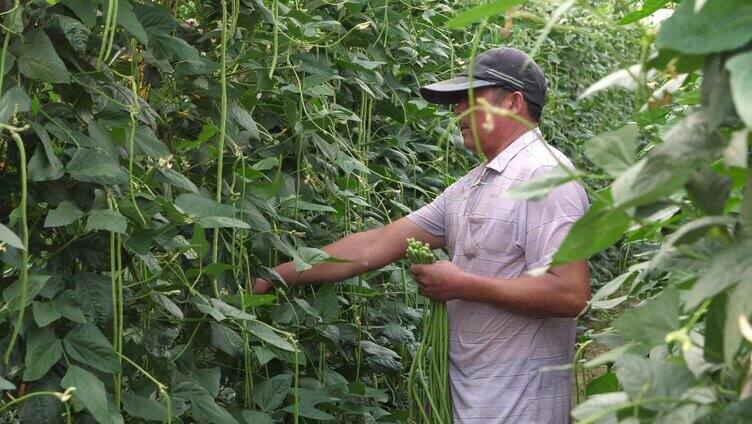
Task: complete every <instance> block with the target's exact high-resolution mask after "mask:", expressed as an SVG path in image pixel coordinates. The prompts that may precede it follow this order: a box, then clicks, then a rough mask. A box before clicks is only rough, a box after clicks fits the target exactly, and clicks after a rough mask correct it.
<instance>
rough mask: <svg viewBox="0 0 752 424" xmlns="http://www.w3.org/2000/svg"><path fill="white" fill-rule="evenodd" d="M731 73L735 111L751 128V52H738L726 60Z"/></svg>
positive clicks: (730, 81)
mask: <svg viewBox="0 0 752 424" xmlns="http://www.w3.org/2000/svg"><path fill="white" fill-rule="evenodd" d="M726 69H728V71H729V72H730V73H731V78H730V79H729V83H730V84H731V96H732V98H733V99H734V105H735V106H736V113H737V114H739V117H740V118H742V121H744V124H745V125H746V126H747V128H752V96H750V93H752V52H746V53H740V54H737V55H736V56H734V57H732V58H731V59H729V60H727V61H726Z"/></svg>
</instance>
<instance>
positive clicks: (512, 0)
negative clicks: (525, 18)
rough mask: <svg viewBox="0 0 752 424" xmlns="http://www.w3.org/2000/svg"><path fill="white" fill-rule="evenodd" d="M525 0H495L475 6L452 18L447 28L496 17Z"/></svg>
mask: <svg viewBox="0 0 752 424" xmlns="http://www.w3.org/2000/svg"><path fill="white" fill-rule="evenodd" d="M524 1H525V0H495V1H489V2H488V3H485V4H481V5H478V6H475V7H473V8H472V9H470V10H467V11H465V12H462V13H460V14H458V15H457V16H455V17H454V18H452V19H450V20H449V21H448V22H447V24H446V26H447V28H461V27H464V26H467V25H470V24H472V23H473V22H478V21H480V20H483V19H486V18H494V17H496V16H497V15H500V14H502V13H504V12H506V11H507V10H509V9H511V8H513V7H515V6H517V5H519V4H521V3H524Z"/></svg>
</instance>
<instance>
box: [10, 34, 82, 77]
mask: <svg viewBox="0 0 752 424" xmlns="http://www.w3.org/2000/svg"><path fill="white" fill-rule="evenodd" d="M19 53H20V54H19V57H18V70H19V71H21V73H22V74H23V75H24V76H25V77H26V78H30V79H38V80H43V81H47V82H51V83H68V82H69V81H70V73H68V69H66V67H65V64H64V63H63V61H62V59H60V56H58V55H57V52H56V51H55V47H54V46H53V45H52V42H51V41H50V39H49V37H47V34H45V33H44V31H42V30H36V31H33V32H30V33H27V34H24V43H23V44H22V45H21V49H20V51H19Z"/></svg>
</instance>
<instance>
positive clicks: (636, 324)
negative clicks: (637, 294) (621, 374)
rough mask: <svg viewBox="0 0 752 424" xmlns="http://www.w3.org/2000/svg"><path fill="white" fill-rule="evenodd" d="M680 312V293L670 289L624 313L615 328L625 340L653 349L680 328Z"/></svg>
mask: <svg viewBox="0 0 752 424" xmlns="http://www.w3.org/2000/svg"><path fill="white" fill-rule="evenodd" d="M679 311H680V303H679V291H678V290H677V289H676V288H673V287H670V288H667V289H665V290H664V291H663V292H662V293H661V294H659V295H658V296H656V297H655V298H654V299H652V300H650V301H647V302H646V303H643V304H642V305H640V306H637V307H635V308H631V309H628V310H626V311H624V312H623V313H622V314H621V315H620V316H619V317H618V318H616V319H615V320H614V321H613V326H614V328H615V329H616V330H617V331H618V332H619V334H620V335H621V336H622V337H623V338H624V339H627V340H636V341H639V342H643V343H645V344H646V345H648V346H650V347H652V346H655V345H658V344H662V343H664V341H665V338H666V334H668V333H670V332H672V331H674V330H676V329H678V328H679V327H680V323H679Z"/></svg>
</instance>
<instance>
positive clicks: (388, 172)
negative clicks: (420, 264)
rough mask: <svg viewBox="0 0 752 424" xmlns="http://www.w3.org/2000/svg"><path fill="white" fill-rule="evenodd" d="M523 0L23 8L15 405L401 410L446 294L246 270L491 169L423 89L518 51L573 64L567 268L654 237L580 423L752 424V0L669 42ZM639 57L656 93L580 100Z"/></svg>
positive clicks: (36, 415) (188, 417)
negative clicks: (472, 4)
mask: <svg viewBox="0 0 752 424" xmlns="http://www.w3.org/2000/svg"><path fill="white" fill-rule="evenodd" d="M8 3H13V2H2V3H1V4H2V5H3V6H6V5H8ZM512 3H520V2H508V1H506V2H505V1H500V2H492V3H491V4H493V5H496V7H495V8H490V9H485V10H483V9H481V10H480V11H478V10H476V11H475V12H471V14H470V15H463V16H464V17H469V18H470V19H469V21H471V22H473V21H474V22H478V21H481V20H483V19H486V18H488V19H489V20H488V23H486V24H480V25H478V24H472V26H466V27H465V29H457V30H455V29H448V28H447V26H446V23H447V22H448V21H449V20H450V19H452V18H453V17H456V16H457V14H458V11H461V10H462V9H465V8H466V7H467V5H466V4H465V2H459V1H450V0H447V1H442V2H426V1H417V0H409V1H394V0H391V1H389V0H381V1H365V0H361V1H348V2H327V1H317V0H309V1H302V0H297V1H292V0H285V1H281V0H274V1H267V2H263V1H261V0H230V1H226V0H222V1H204V2H202V1H184V2H179V1H162V2H158V3H152V2H142V1H135V0H131V1H129V0H108V1H94V2H90V1H82V0H62V1H59V2H55V1H50V2H47V1H40V0H32V1H23V2H16V3H15V5H14V4H10V6H9V7H7V8H5V9H3V15H2V18H3V25H4V27H3V29H2V32H3V35H4V37H3V47H2V59H0V75H2V77H1V79H0V124H2V128H3V138H2V141H0V166H2V174H0V182H1V183H0V193H1V194H0V217H2V218H1V219H2V224H3V225H2V226H0V240H2V242H4V244H3V245H2V246H3V249H2V250H3V252H2V254H1V255H0V261H2V274H1V275H0V284H1V285H2V304H1V309H0V320H1V324H0V325H2V328H3V334H4V335H5V337H4V338H3V340H2V342H1V343H0V354H2V355H3V356H2V358H1V360H0V376H1V377H2V379H0V389H2V390H3V394H4V395H5V397H4V398H3V402H4V403H3V404H2V406H0V410H1V411H2V414H3V419H6V420H8V421H16V420H20V421H23V422H31V423H37V422H50V423H54V422H62V421H64V420H66V419H68V420H70V421H76V422H79V421H80V422H92V421H93V422H99V423H107V422H123V421H127V422H142V421H143V422H146V421H171V422H214V423H235V422H238V423H268V422H283V421H286V422H292V421H294V422H312V421H316V420H319V421H331V422H352V421H359V420H360V421H363V422H404V421H405V420H406V419H407V416H408V411H407V408H408V403H409V402H408V398H407V389H406V379H407V370H408V369H409V368H410V362H411V361H410V359H411V357H412V355H413V353H414V352H415V350H416V348H417V346H418V343H417V341H416V340H415V334H416V331H417V327H418V325H419V323H420V320H421V314H422V310H423V308H424V307H425V305H424V304H423V303H422V302H421V301H420V300H419V298H418V296H417V295H416V291H415V287H414V284H413V283H412V282H411V281H410V280H409V278H408V277H407V276H406V275H405V271H404V268H403V267H401V266H399V264H395V265H394V266H389V267H386V268H384V269H382V270H380V271H379V272H374V273H371V274H368V275H365V276H362V277H361V278H355V279H351V280H348V281H346V282H344V283H343V284H340V285H337V286H334V285H325V286H322V287H320V288H311V287H305V288H293V289H289V288H285V287H284V286H283V285H281V284H279V285H278V289H277V290H276V292H275V293H274V294H269V295H252V294H251V293H250V287H249V284H250V281H251V280H252V277H255V276H266V277H268V278H273V276H272V275H270V272H269V269H268V267H270V266H273V265H275V264H276V263H278V262H279V261H282V260H288V259H292V260H294V261H295V263H296V266H297V267H298V269H299V270H304V269H306V268H308V267H310V266H311V265H312V264H316V263H319V262H321V261H326V260H336V259H334V258H328V257H327V255H326V254H325V253H323V252H322V251H320V250H318V249H316V248H315V246H320V245H322V244H325V243H327V242H329V241H332V240H333V239H335V238H338V237H340V236H341V235H342V234H345V233H349V232H353V231H358V230H361V229H365V228H369V227H372V226H376V225H380V224H383V223H385V222H388V221H389V220H390V219H394V218H396V217H399V216H402V215H404V214H405V213H407V212H408V211H410V210H411V209H414V208H417V207H419V206H420V205H422V204H423V203H424V202H425V201H427V200H428V199H430V197H431V196H432V195H433V194H434V193H436V192H438V191H440V190H442V189H443V188H444V187H446V186H447V185H448V184H449V183H451V182H452V181H454V179H455V178H457V177H458V176H459V175H462V174H463V173H464V172H465V171H466V170H467V169H468V167H469V166H472V165H474V164H475V163H476V162H477V158H475V157H473V156H472V155H470V154H469V153H467V152H465V151H464V150H463V149H462V147H461V142H460V138H459V133H458V132H457V131H456V130H455V126H454V122H453V121H452V117H451V113H450V111H449V110H446V109H444V108H437V107H434V106H432V105H429V104H427V103H426V102H425V101H423V100H421V99H420V98H419V96H418V95H417V88H418V86H419V85H420V84H425V83H428V82H433V81H436V80H439V79H443V78H446V77H449V76H452V75H455V74H456V73H458V72H459V71H460V70H461V69H463V68H464V65H465V63H466V61H467V60H469V59H470V58H471V56H472V54H473V52H477V51H482V50H483V49H485V48H488V47H492V46H498V45H513V46H517V47H520V48H523V49H525V50H527V51H528V52H531V54H533V56H534V57H535V58H536V60H537V61H538V62H539V63H540V64H541V65H542V66H543V68H544V70H545V71H546V72H547V75H548V77H549V87H550V88H549V100H548V106H547V110H546V112H545V114H544V123H543V125H542V128H543V130H544V133H545V134H546V137H547V139H548V140H550V141H551V142H552V144H554V145H556V146H557V147H559V148H561V149H562V150H564V151H565V152H566V153H568V154H569V155H570V156H571V157H573V158H574V159H575V160H579V166H578V168H580V169H582V170H583V171H586V172H583V174H582V175H584V177H582V178H584V179H585V180H586V182H587V184H588V186H589V187H591V195H592V198H593V201H594V207H593V210H592V211H591V212H590V213H589V214H588V216H587V217H586V218H585V219H584V220H583V221H582V222H581V223H580V224H578V226H576V227H575V230H574V231H573V235H572V236H571V237H570V238H569V239H568V241H567V244H566V245H565V247H564V248H563V249H562V251H561V253H560V255H559V257H558V259H559V260H562V261H564V260H571V259H575V258H578V257H582V256H585V255H589V254H594V253H596V252H598V251H600V250H603V249H606V248H608V247H609V246H611V245H612V244H614V243H616V242H617V241H618V240H620V239H622V238H623V236H624V235H626V241H624V243H623V246H624V247H621V249H622V250H623V251H627V252H637V254H635V255H623V254H620V253H619V250H618V249H617V248H609V249H607V250H606V251H605V253H602V254H600V256H598V257H597V258H596V259H595V260H594V261H593V264H594V267H593V277H594V286H595V287H600V283H601V282H604V281H608V280H611V278H612V277H616V278H615V279H614V280H613V281H611V282H610V283H608V284H606V285H605V286H603V288H602V289H600V291H598V293H597V294H596V295H595V297H594V299H593V302H592V309H593V310H592V311H591V312H590V313H589V314H588V317H589V318H591V319H592V320H593V321H597V322H598V328H599V330H598V331H600V332H595V331H591V332H589V333H587V334H586V335H585V336H583V338H582V342H583V344H588V343H589V344H590V346H592V345H595V344H596V343H598V344H601V345H604V346H606V347H608V348H609V349H611V350H610V351H609V352H607V353H605V354H604V355H603V356H599V357H598V358H595V359H593V360H591V361H590V362H587V363H585V364H581V363H578V364H577V368H578V369H580V368H582V367H583V366H588V367H591V368H592V367H597V368H598V369H601V368H606V371H607V372H605V374H603V375H602V376H601V377H598V378H597V379H595V380H592V381H591V382H590V384H588V385H587V388H586V390H585V391H586V394H587V395H589V396H590V398H589V400H587V401H585V402H584V403H582V404H581V405H580V406H579V407H578V408H577V409H576V410H575V414H576V416H577V417H578V418H579V419H583V420H586V421H587V420H590V421H595V420H604V421H609V420H610V421H612V422H613V421H615V420H630V419H631V420H633V419H634V418H633V417H638V418H639V419H640V420H645V421H649V420H653V419H655V420H663V421H664V422H671V421H670V420H679V421H684V420H683V418H684V417H695V416H696V417H700V416H703V415H704V416H713V417H723V418H724V419H725V420H726V421H732V422H733V419H737V421H739V422H741V421H744V418H743V415H742V414H745V413H746V414H749V409H750V405H749V401H746V402H744V401H739V397H740V393H741V391H742V387H743V385H744V382H745V381H748V378H747V377H746V374H745V373H747V372H748V371H747V370H748V367H749V345H748V344H745V342H743V339H742V336H741V333H740V330H739V324H738V322H739V319H738V317H739V315H740V314H742V315H746V316H748V314H749V311H750V309H752V308H751V307H750V305H748V304H747V303H748V302H749V299H750V298H752V296H750V295H749V294H748V293H747V292H749V291H750V289H749V287H747V286H749V281H747V280H749V278H747V279H746V280H745V278H746V277H747V275H746V274H745V273H748V272H749V271H748V266H746V262H745V261H744V260H745V259H746V255H747V250H748V249H749V246H750V242H749V241H748V240H747V239H746V237H748V233H749V231H748V228H747V227H748V226H749V225H752V224H750V221H751V220H752V218H750V216H749V214H750V203H749V202H750V201H749V200H746V203H745V200H744V199H745V198H744V196H743V195H742V193H743V191H744V190H745V187H746V183H747V180H748V176H747V169H746V163H747V162H746V159H747V151H748V148H747V140H748V132H747V130H744V129H743V128H744V124H745V123H746V125H747V126H750V116H749V113H750V105H749V103H748V102H749V96H744V93H749V92H750V89H749V88H748V86H749V68H750V60H749V54H750V53H748V52H747V53H745V52H743V51H742V50H744V49H748V46H749V41H750V38H752V34H750V33H749V30H748V29H747V28H750V27H752V25H750V13H751V12H750V6H749V3H748V1H742V0H736V1H712V0H711V1H708V2H706V4H704V5H703V6H702V8H700V9H699V10H700V12H699V14H697V15H695V14H694V13H692V12H693V10H694V8H695V4H694V2H692V1H686V0H685V1H683V2H682V3H681V4H680V5H679V6H678V10H677V12H676V13H675V15H674V16H673V17H672V18H671V19H669V20H668V21H667V23H666V24H664V26H663V27H662V28H661V30H660V32H659V33H658V35H657V41H656V40H655V39H654V37H655V34H654V32H653V31H652V30H649V29H648V30H646V31H645V33H644V34H643V28H642V27H637V26H635V25H634V24H630V25H625V26H615V23H616V21H617V20H618V19H620V18H621V17H622V16H625V18H624V23H625V24H628V21H629V20H633V19H636V18H639V17H640V14H641V12H640V11H638V12H630V11H631V10H632V9H633V7H632V8H630V9H628V10H627V9H625V10H622V9H618V8H617V9H614V7H616V6H613V7H612V6H610V5H601V4H598V3H600V2H594V4H593V5H591V4H587V3H582V4H577V5H574V3H573V2H571V1H568V2H563V3H562V4H561V5H558V4H543V5H533V6H530V7H529V8H523V9H522V10H519V11H511V12H509V13H507V15H506V18H504V17H501V15H500V13H501V12H503V10H502V9H503V6H505V5H507V6H508V5H509V4H512ZM666 3H668V2H666V1H658V2H652V1H651V2H645V6H644V7H645V8H646V9H645V10H646V11H645V12H643V14H648V13H649V12H650V11H649V10H647V8H648V7H650V6H651V5H652V6H655V7H659V6H661V5H664V4H666ZM708 21H712V22H727V23H728V25H727V27H718V28H711V27H708V26H707V25H704V24H703V22H708ZM455 22H457V21H455ZM641 37H642V38H641ZM633 63H640V64H641V65H642V66H641V68H640V69H638V70H636V71H635V69H636V68H631V69H632V71H633V74H634V76H636V79H637V82H636V83H635V82H634V81H633V80H634V78H632V77H630V76H629V74H626V76H627V78H626V83H625V81H624V78H623V77H624V74H623V73H622V74H621V76H622V78H619V75H616V76H612V77H611V78H610V79H607V80H605V81H604V82H601V83H600V84H596V86H595V89H597V88H604V87H606V86H608V84H609V82H611V83H613V82H616V83H624V85H628V86H631V88H633V89H634V90H635V92H634V93H635V94H634V95H633V94H631V93H628V94H625V93H627V92H624V91H618V92H617V91H608V92H605V93H598V94H594V95H593V96H588V97H587V98H584V99H582V100H579V101H578V100H577V99H576V96H577V95H578V94H580V93H583V92H587V94H588V95H589V93H590V92H592V91H594V89H593V88H592V87H591V89H590V90H587V88H588V87H589V86H590V85H591V84H593V83H594V82H595V81H596V80H597V79H598V78H599V77H601V76H603V75H605V74H607V73H609V72H611V71H613V70H616V69H620V68H624V67H626V66H628V65H631V64H633ZM656 83H660V84H661V86H663V83H666V84H667V85H666V88H665V89H661V90H659V91H658V93H654V91H655V89H656V88H657V87H656V85H655V84H656ZM745 88H746V89H745ZM586 90H587V91H586ZM633 109H636V110H637V111H636V112H635V113H634V114H631V112H632V110H633ZM739 117H741V119H740V118H739ZM627 121H633V122H634V123H633V124H629V125H627V126H625V127H621V123H626V122H627ZM606 131H611V132H606ZM597 134H601V135H600V136H597ZM588 139H590V141H587V142H586V143H585V142H584V141H585V140H588ZM638 150H639V152H638ZM583 152H584V153H585V154H586V156H587V158H588V159H589V162H585V161H584V159H582V153H583ZM635 153H638V156H637V157H638V159H635ZM596 167H597V168H596ZM598 169H603V170H604V171H605V172H606V173H603V172H601V171H599V170H598ZM577 175H578V176H579V175H580V174H577ZM566 178H571V176H569V175H564V176H563V177H562V176H561V175H560V176H559V177H558V178H554V179H549V180H548V181H554V182H556V181H559V182H560V181H562V180H564V179H566ZM610 178H614V179H615V181H614V182H613V184H611V185H608V184H606V182H608V181H610V180H609V179H610ZM546 188H547V184H546V183H545V182H544V183H541V182H538V183H537V184H536V186H535V187H527V188H525V187H521V188H520V190H519V193H518V195H522V196H524V195H527V194H530V193H532V194H536V193H537V194H538V195H539V194H540V193H541V191H545V189H546ZM533 189H534V190H533ZM619 243H622V242H619ZM620 246H621V244H620ZM627 266H631V267H630V268H629V269H628V270H627V269H626V267H627ZM622 271H626V273H622ZM745 290H746V291H745ZM632 302H641V304H640V305H639V306H637V307H636V308H632V309H628V310H627V309H626V308H623V307H624V306H625V305H631V304H632ZM745 302H746V303H745ZM622 310H627V312H624V313H622V312H621V311H622ZM616 316H618V318H615V317H616ZM614 318H615V319H614ZM601 328H605V331H601V330H600V329H601ZM706 329H710V331H708V330H706ZM591 340H594V341H595V342H591ZM648 355H649V356H648ZM69 387H75V391H73V392H71V391H70V390H68V391H67V392H66V389H68V388H69ZM14 399H17V400H18V401H16V400H14ZM61 401H62V402H61ZM678 414H681V415H678ZM686 421H690V420H689V418H687V420H686Z"/></svg>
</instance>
